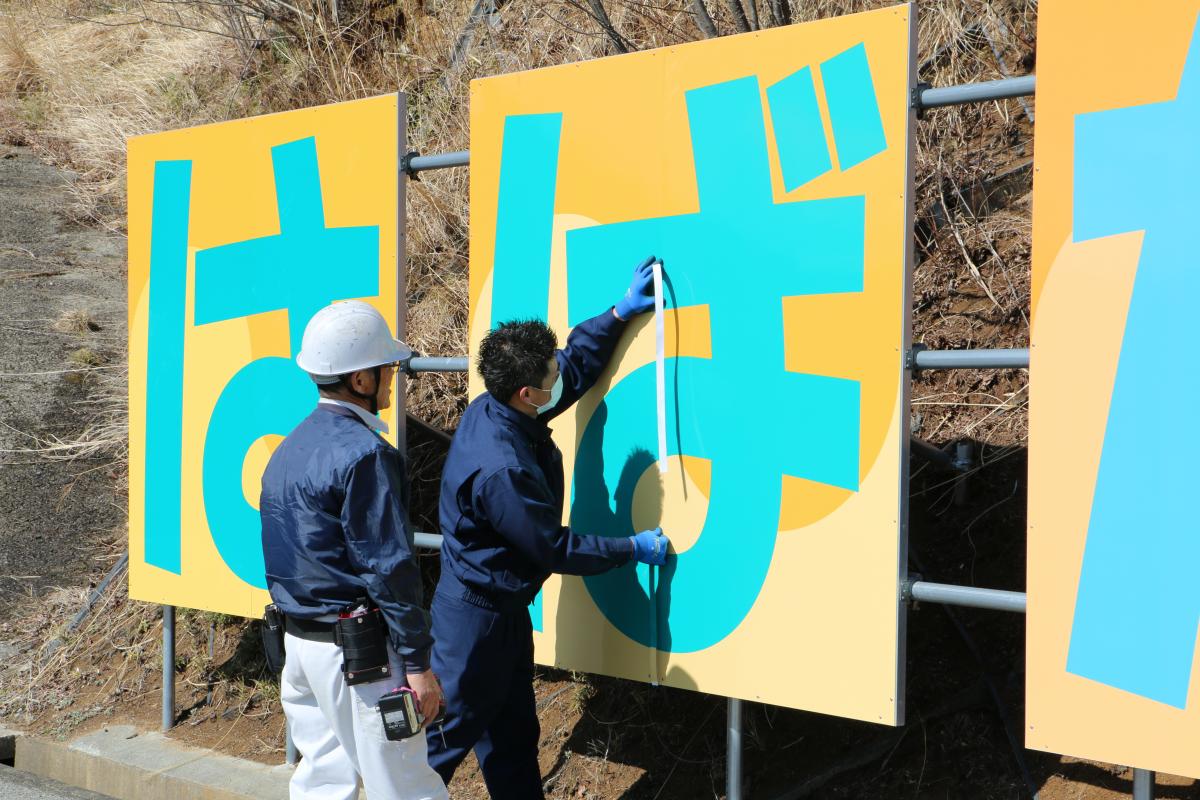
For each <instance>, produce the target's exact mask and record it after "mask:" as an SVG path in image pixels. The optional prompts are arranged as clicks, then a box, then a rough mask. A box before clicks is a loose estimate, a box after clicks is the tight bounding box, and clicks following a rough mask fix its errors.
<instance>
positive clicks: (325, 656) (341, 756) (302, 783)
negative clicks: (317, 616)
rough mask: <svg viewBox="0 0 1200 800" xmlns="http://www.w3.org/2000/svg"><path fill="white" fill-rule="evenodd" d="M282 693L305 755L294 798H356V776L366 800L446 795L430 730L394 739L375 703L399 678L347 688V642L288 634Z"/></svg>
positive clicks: (395, 664)
mask: <svg viewBox="0 0 1200 800" xmlns="http://www.w3.org/2000/svg"><path fill="white" fill-rule="evenodd" d="M284 647H285V649H286V651H287V662H286V664H285V665H284V668H283V681H282V689H281V692H280V694H281V699H282V701H283V713H284V714H285V715H286V716H287V723H288V726H289V727H290V729H291V732H292V741H293V742H294V743H295V745H296V749H297V750H299V751H300V755H301V761H300V764H299V765H298V766H297V767H296V771H295V773H294V774H293V775H292V781H291V797H292V800H355V798H357V797H358V787H359V781H360V780H361V781H362V786H363V787H364V788H365V789H366V790H367V797H368V798H369V800H448V797H449V795H448V794H447V793H446V787H445V786H444V785H443V784H442V779H441V778H440V777H438V774H437V773H436V772H434V771H433V769H432V768H431V767H430V766H429V763H428V762H427V760H426V750H425V736H424V734H419V735H417V736H413V737H410V738H408V739H403V740H401V741H396V742H391V741H388V740H387V737H386V736H384V733H383V720H381V719H380V717H379V711H378V709H377V708H376V707H375V706H376V704H377V703H378V702H379V698H380V696H381V695H383V694H384V693H385V692H389V691H391V690H392V689H395V688H396V687H397V686H400V685H403V678H402V676H403V674H404V673H403V671H402V669H401V667H400V664H399V661H398V659H397V658H396V656H395V654H394V653H393V654H392V674H393V675H394V676H395V678H389V679H387V680H382V681H375V682H373V683H362V684H359V685H358V686H347V685H346V680H345V678H343V677H342V648H340V647H338V646H337V645H335V644H332V643H330V642H313V641H309V640H307V639H301V638H299V637H296V636H293V635H291V634H290V633H289V634H287V635H286V636H285V637H284Z"/></svg>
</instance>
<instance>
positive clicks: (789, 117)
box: [767, 67, 833, 192]
mask: <svg viewBox="0 0 1200 800" xmlns="http://www.w3.org/2000/svg"><path fill="white" fill-rule="evenodd" d="M767 103H768V104H769V105H770V108H771V124H772V126H773V127H774V130H775V148H776V150H778V151H779V164H780V167H781V168H782V171H783V188H784V190H785V191H789V192H790V191H792V190H793V189H796V188H798V187H800V186H803V185H804V184H806V183H808V182H809V181H811V180H812V179H813V178H816V177H819V176H821V175H824V174H825V173H826V172H828V171H829V170H830V169H832V168H833V164H832V163H831V162H830V160H829V149H828V147H827V146H826V144H825V126H824V125H823V124H822V123H821V108H820V106H819V105H817V90H816V87H815V86H814V85H813V76H812V67H805V68H804V69H800V70H796V71H795V72H793V73H792V74H791V75H789V76H787V77H786V78H784V79H783V80H781V81H779V82H778V83H775V84H772V85H771V86H768V87H767Z"/></svg>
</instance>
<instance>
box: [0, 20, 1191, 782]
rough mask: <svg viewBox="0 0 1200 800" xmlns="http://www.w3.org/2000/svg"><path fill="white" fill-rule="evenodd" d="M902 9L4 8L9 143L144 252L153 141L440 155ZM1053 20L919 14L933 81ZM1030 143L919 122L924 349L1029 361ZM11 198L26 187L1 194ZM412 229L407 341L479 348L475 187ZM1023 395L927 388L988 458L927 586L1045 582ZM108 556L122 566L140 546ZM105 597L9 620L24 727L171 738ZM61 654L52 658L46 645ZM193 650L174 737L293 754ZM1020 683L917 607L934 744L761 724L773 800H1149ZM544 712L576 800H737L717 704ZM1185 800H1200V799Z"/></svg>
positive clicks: (133, 630) (954, 427) (665, 695)
mask: <svg viewBox="0 0 1200 800" xmlns="http://www.w3.org/2000/svg"><path fill="white" fill-rule="evenodd" d="M889 4H890V3H889V2H884V1H883V0H879V1H875V0H740V1H739V0H487V1H485V0H339V2H337V3H330V2H328V0H320V2H316V0H288V1H287V2H285V1H284V0H203V1H201V0H125V2H100V1H99V0H0V146H3V145H7V146H9V147H14V148H22V152H26V151H32V152H34V153H36V154H37V155H38V157H40V158H41V159H42V160H44V161H46V162H49V163H51V164H54V165H57V166H58V167H61V168H62V169H63V170H69V171H70V172H71V173H72V174H73V175H74V176H76V177H74V178H73V179H72V180H71V181H70V182H69V184H67V186H66V189H65V191H66V192H68V194H67V195H66V197H68V198H69V199H68V200H67V201H65V202H64V203H63V204H62V208H61V209H59V210H58V211H59V213H61V214H62V215H63V216H65V217H67V218H68V220H69V221H71V222H72V224H76V225H80V226H87V227H91V228H99V229H102V230H106V231H109V232H110V233H111V236H113V237H120V236H121V235H122V231H123V226H124V221H123V215H124V188H123V164H124V148H125V144H124V143H125V139H126V137H128V136H132V135H136V134H141V133H147V132H152V131H157V130H163V129H168V128H176V127H181V126H187V125H193V124H198V123H203V122H210V121H218V120H225V119H231V118H237V117H243V116H247V115H252V114H259V113H264V112H272V111H280V110H286V109H291V108H298V107H303V106H308V105H313V104H319V103H328V102H334V101H339V100H345V99H351V98H357V97H365V96H370V95H373V94H378V93H381V92H389V91H396V90H401V91H404V92H407V93H408V95H409V98H410V99H409V107H410V114H411V118H410V120H409V131H410V134H409V135H410V145H411V146H412V147H413V148H415V149H418V150H419V151H421V152H423V153H435V152H442V151H448V150H459V149H465V148H467V147H468V138H469V137H468V130H467V111H468V109H467V103H466V97H467V87H468V84H469V81H470V80H471V79H472V78H474V77H477V76H482V75H492V74H497V73H503V72H510V71H514V70H520V69H526V68H531V67H538V66H544V65H550V64H560V63H566V62H571V61H578V60H582V59H588V58H594V57H598V56H603V55H611V54H613V53H617V52H621V51H623V50H633V49H644V48H650V47H657V46H662V45H670V44H675V43H678V42H684V41H691V40H695V39H699V38H705V37H708V36H713V35H728V34H732V33H736V32H738V31H739V30H745V29H751V28H754V27H768V26H773V25H777V24H785V23H788V22H793V21H804V20H809V19H817V18H822V17H826V16H833V15H838V14H843V13H849V12H854V11H860V10H865V9H869V8H874V7H880V6H884V5H889ZM335 7H336V9H337V14H336V16H335V15H334V14H333V13H332V9H334V8H335ZM1036 15H1037V2H1036V0H943V1H942V2H929V3H925V4H922V7H921V8H920V51H919V58H920V73H919V74H920V78H921V79H922V80H924V81H928V82H929V83H931V84H933V85H949V84H955V83H963V82H971V81H979V80H988V79H994V78H1000V77H1004V76H1007V75H1019V74H1026V73H1029V72H1032V71H1033V66H1034V55H1035V53H1034V50H1035V45H1034V43H1035V32H1036ZM1033 119H1034V109H1033V103H1032V100H1030V101H1027V102H1026V101H1015V100H1014V101H1006V102H997V103H986V104H980V105H974V106H969V107H963V108H957V109H945V110H937V111H931V112H930V113H929V114H928V115H927V116H926V118H925V120H924V121H922V122H921V123H920V124H919V126H918V134H917V135H918V163H917V188H918V192H917V203H918V205H917V211H918V215H917V216H918V220H917V241H918V256H919V263H918V265H917V267H916V271H915V273H914V277H913V280H914V308H913V312H914V334H915V339H916V340H917V341H920V342H924V343H925V344H926V345H928V346H930V347H934V348H952V347H1021V346H1025V345H1027V343H1028V336H1029V322H1028V313H1029V228H1030V217H1029V196H1028V195H1029V189H1030V177H1031V168H1030V160H1031V157H1032V132H1033ZM0 190H2V191H5V192H8V191H10V190H13V187H10V186H8V185H5V184H3V183H0ZM408 213H409V234H410V238H409V242H408V246H409V252H408V287H409V293H410V294H409V298H408V300H409V338H410V340H411V342H412V344H413V345H414V346H415V347H416V348H417V349H419V350H421V351H423V352H425V353H430V354H459V353H462V352H463V351H464V349H465V343H466V332H465V325H466V307H467V300H466V298H467V292H466V279H467V172H466V171H465V170H446V171H441V172H437V173H428V174H426V175H424V176H423V177H422V180H421V181H420V182H413V183H410V191H409V209H408ZM0 246H3V243H2V242H0ZM117 268H118V267H113V269H117ZM465 389H466V387H465V380H464V379H463V377H462V376H423V377H421V378H420V379H419V380H415V381H412V382H410V395H409V410H410V412H411V413H413V414H415V415H416V416H417V417H419V418H420V419H422V420H424V421H425V422H427V423H428V424H429V425H430V426H432V427H433V428H436V429H441V430H445V431H451V430H453V428H454V426H455V424H456V421H457V417H458V415H459V413H460V412H461V410H462V408H463V406H464V403H465ZM1026 392H1027V380H1026V374H1025V373H1024V371H1021V370H1013V371H1007V372H1006V371H979V372H975V371H964V372H955V373H925V374H922V375H920V376H918V377H917V378H916V381H915V385H914V391H913V399H914V408H913V432H914V434H915V435H918V436H920V437H922V438H924V439H927V440H929V441H932V442H934V443H936V444H938V445H947V444H950V443H953V442H956V441H960V440H967V441H970V442H971V443H972V446H973V448H974V452H975V456H976V466H975V467H974V468H973V469H972V470H971V472H970V473H969V474H968V475H966V476H957V475H948V474H947V473H944V472H939V471H937V470H935V469H934V468H932V467H931V466H929V465H927V464H924V463H923V462H920V461H916V460H914V463H913V471H914V472H913V483H912V492H913V496H912V523H911V527H912V544H913V552H914V562H915V564H916V565H917V566H918V567H919V568H920V570H921V571H922V572H923V573H924V574H925V575H926V576H927V577H929V578H931V579H935V580H940V581H945V582H951V583H971V584H976V585H983V586H995V587H1000V588H1012V589H1021V588H1023V584H1024V521H1025V508H1024V496H1025V491H1024V480H1025V477H1024V476H1025V457H1024V452H1025V441H1026V435H1027V434H1026V430H1027V426H1026V413H1025V409H1026V404H1027V393H1026ZM96 397H97V398H99V400H98V402H97V403H95V404H94V407H95V410H92V411H87V412H82V411H81V412H80V415H79V418H78V420H77V423H78V424H77V430H75V431H74V436H73V437H65V436H64V437H59V438H58V439H57V440H56V441H57V443H58V445H57V446H58V447H59V449H58V450H57V451H56V452H54V453H46V454H44V455H46V456H47V457H49V456H54V457H59V458H63V457H66V458H70V457H73V456H79V457H82V456H83V455H85V454H86V456H87V457H88V458H101V459H103V460H104V463H106V464H108V465H109V467H110V469H111V471H112V473H113V480H114V481H116V482H117V483H118V484H119V482H120V481H121V480H122V477H121V475H122V466H123V465H122V459H123V458H124V451H123V447H122V446H121V439H122V437H120V436H113V435H112V431H113V430H114V428H113V426H114V425H115V426H116V430H120V425H121V415H122V413H123V407H122V405H121V403H122V401H121V396H120V393H119V392H107V393H105V392H102V391H100V390H99V389H97V392H96ZM443 453H444V441H443V439H442V438H441V437H440V436H438V435H436V434H431V433H429V432H423V431H422V429H421V428H419V427H418V428H417V429H415V431H414V434H413V455H414V458H415V461H416V465H417V474H416V475H415V480H416V483H417V499H418V504H419V507H418V508H417V509H416V511H417V514H418V517H420V518H421V519H422V525H423V526H429V525H432V524H433V519H432V515H433V513H434V511H433V504H432V499H433V495H434V490H435V487H436V479H437V470H438V467H439V464H440V459H441V457H442V455H443ZM427 529H428V528H427ZM102 538H103V537H102ZM108 541H109V544H110V545H111V546H113V547H118V548H119V546H120V540H119V535H118V536H117V537H116V538H115V539H114V538H113V537H112V536H110V537H109V539H108ZM430 561H431V562H433V561H434V560H433V559H430ZM428 568H429V571H430V572H431V573H432V572H433V571H434V570H436V563H429V564H428ZM100 574H101V572H100V570H98V569H97V570H96V571H95V574H92V575H88V576H86V577H83V576H81V578H80V581H79V583H82V582H84V581H86V580H92V581H95V580H96V579H97V578H98V577H99V575H100ZM64 583H69V582H64ZM79 583H77V584H74V585H64V588H63V589H62V590H60V591H57V592H53V593H44V594H43V595H42V596H41V597H40V598H39V599H38V600H37V601H36V603H35V604H34V606H35V608H36V613H33V614H29V613H27V614H26V615H25V617H24V622H23V624H21V625H19V626H18V625H17V624H16V622H15V620H13V619H6V620H0V639H2V640H4V645H3V646H4V647H5V648H6V649H5V651H4V652H5V658H4V660H3V663H0V722H4V723H8V724H16V725H24V726H29V727H32V728H34V729H37V730H40V731H43V732H47V733H52V734H58V735H65V734H66V733H68V732H70V731H71V730H73V729H76V728H79V727H80V726H85V725H96V724H99V723H101V722H103V721H106V720H110V719H114V718H118V717H120V718H129V717H132V718H134V719H137V720H139V721H140V722H142V723H144V724H146V725H147V726H153V725H155V724H156V721H157V714H158V710H157V705H156V703H157V697H158V689H159V686H160V683H159V680H160V678H159V676H158V673H157V669H158V658H159V652H160V651H159V649H158V647H159V645H158V642H159V623H158V620H157V610H156V609H155V608H154V607H150V606H145V605H143V604H140V603H134V602H130V601H128V600H127V599H126V597H125V596H124V592H123V589H122V588H120V581H117V583H116V584H115V586H116V587H117V588H116V589H115V590H113V591H110V592H108V593H107V594H105V595H104V597H103V598H102V599H101V601H100V605H99V606H98V608H97V610H96V611H95V612H93V613H92V615H91V616H90V617H88V618H87V620H86V621H85V622H84V623H83V624H82V625H81V626H80V627H79V628H78V629H76V630H74V631H71V632H64V630H63V621H64V620H65V619H67V618H68V617H70V615H71V614H73V613H74V611H75V610H76V609H78V607H79V606H80V604H81V603H82V601H83V596H84V593H85V591H86V589H84V588H81V587H80V586H79ZM30 619H32V620H33V621H34V622H33V624H30V623H29V620H30ZM56 638H57V639H60V643H59V644H57V645H55V647H54V648H53V652H49V651H48V649H47V648H46V643H47V642H48V641H50V640H54V639H56ZM178 653H179V656H178V659H177V664H176V667H177V681H178V686H179V692H180V699H179V707H180V712H181V714H180V721H179V725H178V727H177V728H176V731H175V733H174V734H173V735H176V736H179V737H181V738H184V739H187V740H190V741H196V742H200V743H204V744H207V745H209V746H213V747H218V748H220V749H223V750H228V751H230V752H233V753H237V754H239V755H243V756H246V757H251V758H259V759H263V760H268V761H274V760H278V759H280V758H281V757H282V746H283V739H282V720H281V715H280V713H279V707H278V691H277V688H276V687H275V686H274V684H273V682H272V681H271V680H270V679H269V676H267V675H266V673H265V672H264V671H263V667H262V663H261V659H260V657H259V655H258V653H257V649H256V645H255V635H254V632H253V628H252V627H248V626H247V624H246V623H244V622H242V621H240V620H233V619H228V618H222V617H218V616H214V615H209V614H204V613H197V612H182V613H181V621H180V635H179V651H178ZM818 655H819V654H818ZM10 656H11V657H10ZM1022 673H1023V625H1022V621H1021V620H1020V619H1014V618H1011V617H1003V616H1001V615H999V614H990V613H985V612H979V613H966V612H959V613H952V612H948V611H943V610H941V609H936V608H934V609H930V608H926V609H919V610H917V611H916V612H915V613H914V614H913V615H912V616H911V621H910V644H909V664H908V676H909V708H910V724H909V725H908V726H907V727H906V728H905V729H903V730H901V731H895V732H893V731H887V730H883V729H878V728H875V727H872V726H867V725H861V724H858V723H851V722H846V721H841V720H834V719H828V718H823V717H816V716H815V715H806V714H800V713H796V712H790V711H786V710H783V709H777V708H771V707H766V706H756V705H751V706H750V707H749V708H748V710H747V740H748V741H747V756H746V757H747V764H746V766H747V773H748V775H749V778H750V790H751V794H752V796H754V797H763V798H768V797H782V796H788V797H803V796H818V797H845V798H851V797H853V798H891V797H914V798H935V797H936V798H948V797H951V798H958V797H964V798H965V797H970V798H1013V797H1024V796H1029V794H1030V793H1031V791H1032V790H1035V789H1037V790H1040V792H1041V795H1040V796H1041V797H1043V798H1066V797H1079V798H1090V799H1092V800H1095V799H1096V798H1107V797H1117V796H1120V792H1127V791H1128V772H1127V771H1122V769H1121V768H1110V767H1107V766H1105V765H1095V764H1087V763H1076V762H1072V761H1070V760H1068V759H1060V758H1058V757H1054V756H1047V755H1041V754H1034V753H1028V752H1025V751H1023V750H1021V749H1020V748H1019V747H1017V748H1015V749H1014V748H1013V747H1012V746H1011V743H1012V741H1013V737H1015V738H1016V740H1017V741H1019V738H1020V730H1021V726H1022ZM537 690H538V696H539V698H540V704H539V713H540V714H541V716H542V723H543V742H542V745H543V764H542V766H543V770H544V772H545V774H546V775H547V790H548V794H549V795H551V796H553V797H556V798H566V797H572V798H604V799H605V800H608V799H609V798H617V797H627V798H652V799H653V800H658V798H676V797H678V798H693V797H707V796H713V797H720V796H722V795H723V786H724V763H723V752H724V751H723V746H724V738H723V722H724V716H723V715H724V705H723V702H722V701H721V700H720V699H719V698H712V697H707V696H701V695H695V694H691V693H687V692H682V691H673V690H666V689H650V688H648V687H641V686H631V685H628V684H622V683H620V682H617V681H612V680H608V679H604V678H596V677H587V676H582V675H571V674H566V673H561V672H557V671H551V670H546V671H544V673H543V674H542V676H541V677H540V678H539V681H538V689H537ZM797 787H799V788H797ZM793 789H795V791H791V792H790V793H789V791H790V790H793ZM1166 791H1167V792H1169V793H1168V794H1166V795H1165V796H1170V797H1196V796H1200V794H1197V790H1196V789H1195V788H1194V787H1192V786H1191V785H1190V784H1189V783H1188V782H1185V781H1179V782H1176V785H1174V786H1173V788H1171V789H1169V790H1166ZM456 796H461V797H464V798H474V797H483V796H484V794H483V790H482V784H481V782H480V781H479V779H478V775H477V774H476V773H475V772H473V771H467V772H466V773H465V774H464V775H462V776H461V778H460V779H459V781H458V783H457V785H456Z"/></svg>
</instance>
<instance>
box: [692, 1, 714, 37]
mask: <svg viewBox="0 0 1200 800" xmlns="http://www.w3.org/2000/svg"><path fill="white" fill-rule="evenodd" d="M692 21H693V22H695V23H696V27H697V28H699V29H700V32H701V33H703V34H704V38H706V39H712V38H714V37H715V36H717V35H718V34H717V26H716V25H715V24H714V23H713V18H712V15H711V14H709V13H708V6H706V5H704V0H692Z"/></svg>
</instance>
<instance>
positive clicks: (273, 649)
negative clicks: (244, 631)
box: [261, 603, 284, 674]
mask: <svg viewBox="0 0 1200 800" xmlns="http://www.w3.org/2000/svg"><path fill="white" fill-rule="evenodd" d="M261 632H262V645H263V653H264V654H266V657H267V668H268V669H270V670H271V672H274V673H276V674H278V673H280V672H283V661H284V650H283V612H282V611H280V610H279V606H277V605H275V604H274V603H272V604H271V605H269V606H267V607H266V609H265V610H264V611H263V619H262V629H261Z"/></svg>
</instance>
